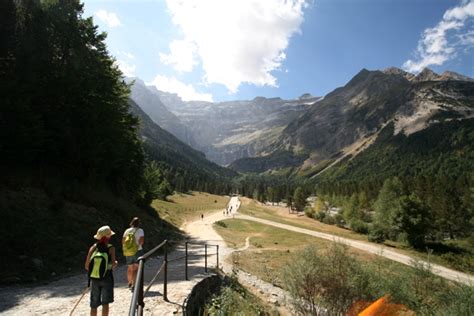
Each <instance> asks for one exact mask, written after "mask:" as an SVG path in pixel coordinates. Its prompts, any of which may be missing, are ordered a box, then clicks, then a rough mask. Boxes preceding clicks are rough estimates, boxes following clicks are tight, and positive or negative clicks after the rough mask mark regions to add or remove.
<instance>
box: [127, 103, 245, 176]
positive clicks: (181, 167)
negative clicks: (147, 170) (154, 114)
mask: <svg viewBox="0 0 474 316" xmlns="http://www.w3.org/2000/svg"><path fill="white" fill-rule="evenodd" d="M129 104H130V111H131V112H132V113H133V114H134V115H135V116H137V117H138V118H139V119H140V136H141V138H142V140H143V143H144V148H145V152H146V153H147V155H148V156H149V157H150V158H152V159H154V160H156V161H159V162H161V163H165V164H167V166H169V168H172V169H174V170H176V171H177V172H176V173H180V174H181V175H184V174H188V176H189V177H191V176H192V177H194V178H196V179H199V180H200V181H208V182H212V181H217V180H218V179H223V178H226V177H232V176H234V175H236V174H235V172H234V171H232V170H230V169H227V168H224V167H221V166H218V165H216V164H215V163H213V162H211V161H209V160H207V159H206V157H205V155H204V154H203V153H202V152H199V151H197V150H195V149H193V148H191V147H190V146H189V145H187V144H185V143H184V142H182V141H180V140H179V139H177V138H176V137H175V136H174V135H173V134H171V133H169V132H167V131H166V130H164V129H162V128H161V127H160V126H158V125H157V124H156V123H155V122H154V121H153V120H152V119H151V118H150V117H149V116H148V115H147V114H146V113H145V112H144V111H143V110H142V109H141V108H140V107H139V106H138V105H137V103H135V102H134V101H133V100H129Z"/></svg>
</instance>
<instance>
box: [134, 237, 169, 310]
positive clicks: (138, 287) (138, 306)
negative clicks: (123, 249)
mask: <svg viewBox="0 0 474 316" xmlns="http://www.w3.org/2000/svg"><path fill="white" fill-rule="evenodd" d="M167 243H168V241H167V240H164V241H163V242H162V243H160V244H159V245H158V246H156V247H155V248H153V249H152V250H150V251H148V252H147V253H146V254H144V255H143V256H141V257H139V258H138V259H137V261H138V271H137V278H136V280H135V288H134V290H133V296H132V302H131V304H130V310H129V315H130V316H135V315H136V313H137V312H138V314H139V315H143V308H144V307H145V302H144V301H143V278H144V271H145V261H146V260H147V259H148V258H149V257H150V256H152V255H153V254H155V253H156V252H157V251H158V250H159V249H160V248H161V247H163V246H164V249H165V261H164V271H165V280H166V277H167V276H166V272H167V261H168V249H167V248H168V247H167ZM160 270H161V268H160ZM166 294H167V289H166V282H165V283H164V291H163V297H164V299H165V300H167V295H166Z"/></svg>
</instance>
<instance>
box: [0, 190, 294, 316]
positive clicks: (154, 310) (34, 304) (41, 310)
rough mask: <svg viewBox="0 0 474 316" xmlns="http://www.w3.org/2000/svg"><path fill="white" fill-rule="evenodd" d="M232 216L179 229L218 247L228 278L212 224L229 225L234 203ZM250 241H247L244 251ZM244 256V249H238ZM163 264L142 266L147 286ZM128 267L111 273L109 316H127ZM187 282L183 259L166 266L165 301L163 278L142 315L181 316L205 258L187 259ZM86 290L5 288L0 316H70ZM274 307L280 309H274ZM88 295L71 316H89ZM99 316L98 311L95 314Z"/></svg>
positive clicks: (211, 261)
mask: <svg viewBox="0 0 474 316" xmlns="http://www.w3.org/2000/svg"><path fill="white" fill-rule="evenodd" d="M230 203H231V205H232V206H233V210H234V214H232V215H229V216H225V215H223V214H222V210H220V211H217V212H216V213H213V214H212V215H209V216H205V217H204V219H203V220H201V219H199V220H197V221H195V222H191V223H187V224H185V225H184V226H183V227H182V228H183V230H184V231H185V232H187V233H188V234H189V236H190V237H191V240H190V241H194V242H200V243H203V242H207V243H208V244H214V245H219V254H220V256H219V260H220V268H221V269H223V270H224V271H225V272H226V273H232V267H231V266H230V265H229V264H228V263H227V262H226V260H225V259H226V258H227V256H228V255H229V254H230V253H232V252H233V251H235V250H233V249H229V248H228V247H227V246H226V244H225V242H224V241H223V239H222V237H221V236H219V235H218V234H217V233H216V232H215V231H214V229H213V228H212V224H213V223H214V222H216V221H218V220H222V219H228V218H232V217H234V216H235V211H236V210H237V209H238V207H239V206H240V201H239V200H238V198H232V199H231V202H230ZM248 246H249V241H248V240H247V241H246V247H244V248H248ZM241 250H243V249H241ZM215 252H216V251H215V248H214V247H209V248H208V253H209V254H210V257H209V258H208V267H210V268H212V267H215V266H216V257H215V255H212V254H214V253H215ZM189 253H190V254H203V253H204V250H203V247H202V245H192V244H190V245H189ZM183 255H184V246H182V245H181V246H178V247H176V249H175V250H174V251H173V252H172V253H170V254H169V260H170V261H171V260H173V259H174V258H179V257H182V256H183ZM162 263H163V257H155V258H151V259H150V260H148V261H147V262H146V265H145V285H146V284H148V282H149V281H150V280H151V279H152V278H153V276H154V274H155V272H156V271H157V270H158V268H159V267H160V266H161V265H162ZM126 270H127V266H126V265H121V266H119V267H118V268H117V269H116V270H115V271H114V279H115V287H114V298H115V302H114V303H112V304H110V315H128V311H129V308H130V302H131V298H132V293H131V292H130V291H129V290H128V288H127V280H126ZM188 271H189V278H190V280H189V281H185V280H184V259H180V260H177V261H173V262H172V263H170V264H169V265H168V299H169V302H165V301H164V300H163V282H162V280H163V275H162V274H161V275H160V276H159V278H158V280H157V281H156V282H155V284H154V285H153V286H152V287H151V288H150V291H149V292H148V294H147V295H146V296H145V315H176V314H181V305H182V303H183V302H184V300H185V298H186V297H187V296H188V294H189V293H190V292H191V289H192V288H193V287H194V285H195V284H196V283H198V282H199V281H201V280H202V279H203V278H205V277H207V276H208V275H209V274H206V273H205V272H204V258H203V257H202V256H198V257H191V258H190V259H189V269H188ZM237 275H238V278H239V280H240V281H241V282H242V283H243V284H244V285H247V286H250V287H252V288H253V290H254V292H257V294H258V295H259V296H262V297H264V298H266V299H267V301H269V302H273V303H276V304H279V303H284V302H285V300H286V298H285V293H284V292H283V291H282V290H281V289H279V288H276V287H273V286H272V285H271V284H268V283H266V282H263V281H261V280H259V279H258V278H256V277H254V276H251V275H249V274H247V273H245V272H242V271H238V273H237ZM86 285H87V277H86V275H85V274H81V275H76V276H72V277H66V278H63V279H60V280H58V281H54V282H50V283H48V284H46V285H39V286H32V287H25V286H9V287H4V288H0V315H22V316H23V315H69V313H70V311H71V310H72V308H73V306H74V304H75V303H76V302H77V301H78V299H79V298H80V297H81V294H82V293H83V291H84V289H85V288H86ZM277 302H278V303H277ZM282 310H283V312H282V314H286V312H285V309H282ZM89 313H90V308H89V293H87V294H86V295H85V296H84V297H83V299H82V300H81V301H80V303H79V305H78V306H77V308H76V310H75V312H74V315H89ZM99 314H100V309H99Z"/></svg>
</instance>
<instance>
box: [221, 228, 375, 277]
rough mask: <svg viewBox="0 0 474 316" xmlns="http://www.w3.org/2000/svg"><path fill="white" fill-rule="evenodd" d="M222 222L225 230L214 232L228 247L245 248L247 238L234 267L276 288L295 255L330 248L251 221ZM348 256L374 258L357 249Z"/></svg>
mask: <svg viewBox="0 0 474 316" xmlns="http://www.w3.org/2000/svg"><path fill="white" fill-rule="evenodd" d="M222 222H223V223H224V224H225V226H226V227H223V226H220V225H216V224H215V225H214V229H215V230H216V231H217V232H218V233H219V235H221V236H222V238H224V240H225V242H226V243H227V244H228V245H229V246H230V247H233V248H241V247H243V246H244V245H245V238H246V237H250V246H249V248H248V249H247V250H244V251H239V252H236V253H234V254H233V255H232V256H231V259H230V260H232V263H233V264H234V265H235V267H236V268H238V269H241V270H244V271H246V272H248V273H251V274H253V275H256V276H258V277H259V278H261V279H263V280H265V281H267V282H270V283H273V284H276V285H279V286H282V284H281V275H280V272H281V269H282V267H283V266H284V265H286V264H287V263H288V262H289V260H292V259H294V256H295V253H297V252H298V251H300V250H302V249H303V248H304V247H306V246H308V245H309V244H313V245H315V246H316V247H318V248H319V249H328V248H329V246H330V245H331V242H330V241H327V240H324V239H319V238H316V237H312V236H308V235H305V234H301V233H296V232H291V231H288V230H285V229H280V228H276V227H273V226H268V225H264V224H260V223H256V222H252V221H246V220H240V219H228V220H224V221H222ZM349 252H350V253H351V254H352V255H354V256H355V257H356V258H357V259H359V260H372V259H373V258H374V255H371V254H368V253H366V252H363V251H360V250H357V249H352V248H351V249H349Z"/></svg>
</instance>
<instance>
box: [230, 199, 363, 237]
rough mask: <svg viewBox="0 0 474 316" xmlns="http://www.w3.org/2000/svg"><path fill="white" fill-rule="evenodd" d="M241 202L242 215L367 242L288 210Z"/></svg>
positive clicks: (249, 201)
mask: <svg viewBox="0 0 474 316" xmlns="http://www.w3.org/2000/svg"><path fill="white" fill-rule="evenodd" d="M241 200H242V205H241V207H240V209H239V212H240V213H242V214H247V215H251V216H255V217H258V218H263V219H267V220H271V221H274V222H278V223H282V224H287V225H293V226H296V227H301V228H306V229H311V230H314V231H318V232H322V233H327V234H333V235H336V236H339V237H345V238H349V239H354V240H362V241H367V235H362V234H358V233H356V232H353V231H351V230H348V229H344V228H340V227H337V226H335V225H327V224H324V223H321V222H319V221H316V220H314V219H312V218H309V217H307V216H305V215H301V214H300V215H297V214H289V213H288V209H286V208H284V207H276V206H265V205H257V203H256V202H255V201H254V200H251V199H248V198H241Z"/></svg>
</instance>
